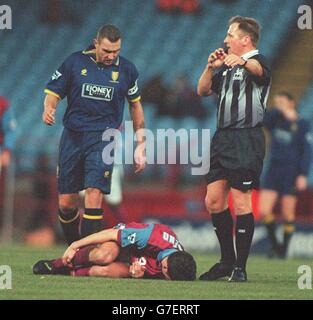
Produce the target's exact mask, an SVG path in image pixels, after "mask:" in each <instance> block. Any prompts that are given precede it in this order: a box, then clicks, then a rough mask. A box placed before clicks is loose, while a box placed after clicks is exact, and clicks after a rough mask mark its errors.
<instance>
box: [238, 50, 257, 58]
mask: <svg viewBox="0 0 313 320" xmlns="http://www.w3.org/2000/svg"><path fill="white" fill-rule="evenodd" d="M257 54H259V50H258V49H255V50H251V51H249V52H246V53H245V54H243V55H242V56H241V58H244V59H245V60H247V59H250V58H251V57H253V56H256V55H257Z"/></svg>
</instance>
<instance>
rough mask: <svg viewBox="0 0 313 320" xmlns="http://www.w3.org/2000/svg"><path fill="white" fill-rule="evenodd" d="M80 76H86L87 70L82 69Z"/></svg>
mask: <svg viewBox="0 0 313 320" xmlns="http://www.w3.org/2000/svg"><path fill="white" fill-rule="evenodd" d="M80 74H81V75H82V76H85V77H86V76H87V69H82V71H81V73H80Z"/></svg>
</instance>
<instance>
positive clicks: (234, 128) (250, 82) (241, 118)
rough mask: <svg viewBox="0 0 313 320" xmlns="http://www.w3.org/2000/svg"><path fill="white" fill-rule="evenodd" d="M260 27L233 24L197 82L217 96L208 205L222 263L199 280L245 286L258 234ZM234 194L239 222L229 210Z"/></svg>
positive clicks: (262, 93) (262, 90) (263, 95)
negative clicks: (255, 211)
mask: <svg viewBox="0 0 313 320" xmlns="http://www.w3.org/2000/svg"><path fill="white" fill-rule="evenodd" d="M259 33H260V26H259V24H258V22H257V21H256V20H254V19H252V18H246V17H240V16H236V17H233V18H231V19H230V21H229V29H228V32H227V35H226V38H225V40H224V43H225V46H226V47H227V50H226V51H227V52H226V51H225V50H224V49H222V48H220V49H217V50H215V51H214V52H213V53H211V54H210V56H209V58H208V64H207V65H206V67H205V69H204V71H203V73H202V75H201V77H200V79H199V82H198V88H197V90H198V94H199V95H200V96H210V95H212V94H213V93H215V94H216V95H217V96H218V112H217V131H216V133H215V135H214V137H213V139H212V145H211V163H210V172H209V173H208V175H207V184H208V185H207V194H206V198H205V204H206V207H207V210H208V211H209V213H210V214H211V217H212V223H213V226H214V228H215V232H216V235H217V238H218V240H219V243H220V248H221V260H220V262H218V263H216V264H215V265H214V266H213V267H212V268H211V269H210V270H209V271H208V272H206V273H204V274H203V275H201V276H200V280H207V281H210V280H216V279H219V278H223V277H226V276H230V278H229V281H234V282H243V281H247V273H246V263H247V259H248V255H249V251H250V246H251V242H252V238H253V233H254V218H253V213H252V201H251V190H252V189H253V188H255V187H257V186H258V183H259V177H260V174H261V171H262V167H263V158H264V154H265V139H264V134H263V130H262V121H263V115H264V111H265V108H266V101H267V97H268V94H269V87H270V82H271V75H270V69H269V67H268V66H267V64H266V62H265V59H264V57H263V56H262V55H261V54H260V53H259V51H258V50H257V49H256V46H257V42H258V39H259ZM230 191H231V192H232V196H233V202H234V210H235V213H236V216H237V221H236V232H235V236H236V240H235V245H236V254H235V250H234V244H233V219H232V216H231V214H230V211H229V208H228V194H229V192H230Z"/></svg>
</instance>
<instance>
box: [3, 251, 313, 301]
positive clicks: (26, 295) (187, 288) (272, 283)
mask: <svg viewBox="0 0 313 320" xmlns="http://www.w3.org/2000/svg"><path fill="white" fill-rule="evenodd" d="M64 249H65V247H54V248H51V249H42V248H30V247H26V246H21V245H12V246H2V248H1V249H0V266H1V265H9V266H10V267H11V269H12V289H10V290H0V300H11V299H31V300H32V299H58V300H62V299H85V300H89V299H92V300H94V299H104V300H110V299H114V300H163V299H165V300H181V299H184V300H192V299H197V300H208V299H313V290H307V289H306V290H300V289H298V285H297V282H298V278H299V277H300V276H301V275H300V274H298V267H299V266H300V265H308V266H310V267H311V268H312V269H313V263H312V261H311V260H309V259H297V260H286V261H282V260H268V259H267V258H265V257H262V256H253V255H251V256H250V258H249V261H248V269H247V271H248V280H249V281H248V282H247V283H228V282H227V281H226V280H225V279H222V280H219V281H215V282H203V281H199V280H197V281H195V282H176V281H162V280H161V281H160V280H136V279H105V278H89V277H69V276H35V275H33V274H32V265H33V264H34V263H35V262H37V261H38V260H41V259H53V258H55V257H58V256H61V255H62V253H63V252H64ZM194 257H195V259H196V261H197V266H198V276H199V275H200V274H201V273H203V272H204V271H207V270H208V268H209V267H211V266H212V265H213V264H214V263H215V262H217V261H218V256H217V255H213V254H207V255H205V254H194ZM1 276H2V275H1V274H0V278H1Z"/></svg>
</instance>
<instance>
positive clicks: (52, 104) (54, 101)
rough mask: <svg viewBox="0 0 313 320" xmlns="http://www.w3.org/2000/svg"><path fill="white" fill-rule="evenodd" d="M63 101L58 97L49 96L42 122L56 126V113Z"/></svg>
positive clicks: (45, 103)
mask: <svg viewBox="0 0 313 320" xmlns="http://www.w3.org/2000/svg"><path fill="white" fill-rule="evenodd" d="M60 100H61V98H60V97H58V96H57V95H52V94H47V95H46V97H45V101H44V111H43V114H42V121H43V122H44V123H45V124H47V125H49V126H52V125H54V124H55V112H56V110H57V105H58V103H59V101H60Z"/></svg>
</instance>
